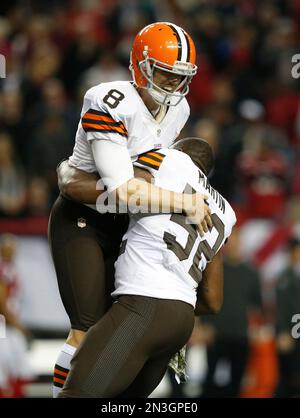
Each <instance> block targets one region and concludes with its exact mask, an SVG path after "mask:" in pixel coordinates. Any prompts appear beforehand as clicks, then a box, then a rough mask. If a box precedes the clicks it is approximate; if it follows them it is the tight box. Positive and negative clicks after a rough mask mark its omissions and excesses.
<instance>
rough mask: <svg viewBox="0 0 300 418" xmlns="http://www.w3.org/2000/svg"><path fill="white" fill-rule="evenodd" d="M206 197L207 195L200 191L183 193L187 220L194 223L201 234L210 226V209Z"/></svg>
mask: <svg viewBox="0 0 300 418" xmlns="http://www.w3.org/2000/svg"><path fill="white" fill-rule="evenodd" d="M207 199H208V196H207V195H203V194H202V193H193V194H191V195H185V199H184V212H185V214H186V216H187V221H188V223H190V224H195V225H196V227H197V229H198V231H199V233H200V235H201V236H203V235H204V234H205V233H206V232H207V231H208V230H209V228H211V227H212V220H211V217H210V215H211V211H210V209H209V206H208V204H207Z"/></svg>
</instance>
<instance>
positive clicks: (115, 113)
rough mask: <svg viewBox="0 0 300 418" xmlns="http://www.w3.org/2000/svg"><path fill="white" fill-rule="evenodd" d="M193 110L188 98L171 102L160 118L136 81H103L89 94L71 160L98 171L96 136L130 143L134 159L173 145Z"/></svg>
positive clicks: (84, 104)
mask: <svg viewBox="0 0 300 418" xmlns="http://www.w3.org/2000/svg"><path fill="white" fill-rule="evenodd" d="M189 114H190V109H189V105H188V103H187V101H186V99H185V98H184V99H183V100H182V101H181V102H180V103H179V104H178V105H177V106H170V107H169V108H168V110H167V113H166V115H165V117H164V118H163V119H162V121H160V122H158V121H157V120H156V119H155V118H154V117H153V115H152V114H151V112H150V111H149V110H148V109H147V107H146V106H145V104H144V102H143V100H142V99H141V97H140V95H139V94H138V92H137V90H136V88H135V87H134V85H133V83H132V82H130V81H114V82H110V83H102V84H99V85H97V86H95V87H92V88H91V89H89V90H88V91H87V93H86V94H85V97H84V102H83V108H82V112H81V119H80V122H79V124H78V129H77V133H76V140H75V147H74V150H73V154H72V156H71V157H70V158H69V163H70V165H71V166H73V167H77V168H79V169H81V170H84V171H86V172H90V173H91V172H96V171H97V168H96V165H95V162H94V158H93V153H92V149H91V141H92V140H94V139H106V140H109V141H112V142H115V143H117V144H120V145H122V146H125V147H127V148H128V151H129V154H130V156H131V159H132V161H135V160H136V158H137V156H138V155H139V154H142V153H144V152H146V151H149V150H152V149H159V148H166V147H169V146H170V145H171V144H172V143H173V142H174V140H175V139H176V138H177V136H178V135H179V133H180V131H181V129H182V128H183V127H184V125H185V123H186V121H187V119H188V117H189ZM112 158H113V156H112Z"/></svg>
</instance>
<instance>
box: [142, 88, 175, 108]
mask: <svg viewBox="0 0 300 418" xmlns="http://www.w3.org/2000/svg"><path fill="white" fill-rule="evenodd" d="M147 90H148V93H149V94H150V96H151V97H152V99H153V100H154V101H155V102H156V103H158V104H159V105H166V106H168V105H169V102H170V95H169V94H168V93H163V92H160V91H157V90H155V88H153V87H148V88H147Z"/></svg>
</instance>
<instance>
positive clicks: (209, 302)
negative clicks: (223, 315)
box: [195, 251, 223, 315]
mask: <svg viewBox="0 0 300 418" xmlns="http://www.w3.org/2000/svg"><path fill="white" fill-rule="evenodd" d="M202 274H203V275H202V280H201V282H200V283H199V286H198V289H197V303H196V308H195V314H196V315H201V314H202V315H206V314H216V313H218V312H219V310H220V309H221V307H222V304H223V259H222V254H221V252H220V251H219V252H218V253H217V254H216V255H215V256H214V258H213V260H212V261H211V263H209V264H207V267H206V269H205V270H204V271H203V273H202Z"/></svg>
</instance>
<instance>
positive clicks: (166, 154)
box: [112, 149, 236, 307]
mask: <svg viewBox="0 0 300 418" xmlns="http://www.w3.org/2000/svg"><path fill="white" fill-rule="evenodd" d="M135 165H137V166H141V167H143V168H147V169H148V170H149V171H150V172H151V174H152V175H153V177H154V184H155V185H156V186H158V187H161V188H163V189H166V190H171V191H174V192H181V193H182V192H183V191H185V190H187V186H188V187H189V186H190V190H191V191H192V189H193V190H194V191H197V192H200V193H203V194H206V195H207V196H208V204H209V207H210V209H211V212H212V215H211V217H212V221H213V224H214V226H213V228H212V229H211V230H210V231H209V232H207V233H205V235H204V236H203V237H201V236H200V234H198V232H197V230H196V228H195V225H191V224H188V223H186V218H185V217H184V216H183V215H181V214H173V215H170V214H156V215H153V214H147V215H146V214H141V213H139V214H135V215H132V216H131V220H130V225H129V228H128V231H127V233H126V234H125V235H124V237H123V242H122V246H121V251H120V255H119V258H118V260H117V261H116V263H115V268H116V271H115V289H116V290H115V291H114V292H113V293H112V295H113V296H114V297H115V296H118V295H124V294H127V295H132V294H134V295H143V296H149V297H155V298H161V299H176V300H182V301H184V302H187V303H189V304H191V305H193V306H194V307H195V304H196V299H197V298H196V289H197V286H198V283H199V281H200V280H201V278H202V271H203V270H204V269H205V267H206V265H207V263H208V262H210V261H211V260H212V258H213V256H214V255H215V254H216V253H217V252H218V251H219V249H220V248H221V247H222V245H223V244H224V242H225V240H226V239H227V237H228V236H229V235H230V234H231V230H232V227H233V225H234V224H235V222H236V216H235V213H234V211H233V209H232V207H231V206H230V204H229V203H228V202H227V200H226V199H224V197H223V196H221V195H220V194H219V193H218V192H217V191H216V190H215V189H213V188H212V187H211V186H210V184H209V181H208V179H207V177H206V176H205V174H204V173H203V172H202V171H201V170H200V169H199V168H198V167H197V166H196V165H195V164H194V163H193V162H192V160H191V158H190V157H189V156H188V155H187V154H184V153H183V152H181V151H177V150H174V149H161V150H159V151H156V152H149V153H145V154H143V156H141V157H140V158H139V159H138V160H137V162H136V163H135Z"/></svg>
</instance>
